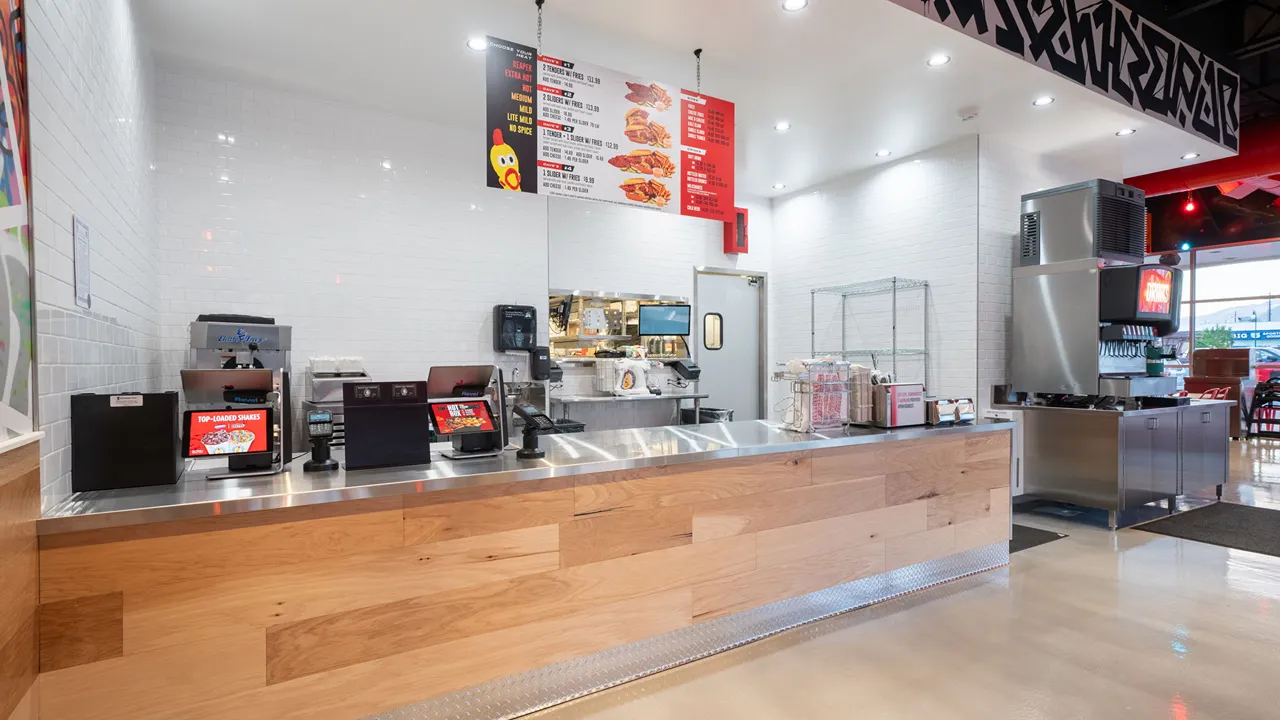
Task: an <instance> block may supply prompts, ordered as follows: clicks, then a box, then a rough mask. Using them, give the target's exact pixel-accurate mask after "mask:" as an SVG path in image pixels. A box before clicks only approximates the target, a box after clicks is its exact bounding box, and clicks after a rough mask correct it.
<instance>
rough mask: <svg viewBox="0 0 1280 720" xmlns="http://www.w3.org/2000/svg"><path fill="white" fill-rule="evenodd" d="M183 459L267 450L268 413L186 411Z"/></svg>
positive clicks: (269, 412)
mask: <svg viewBox="0 0 1280 720" xmlns="http://www.w3.org/2000/svg"><path fill="white" fill-rule="evenodd" d="M183 421H184V422H183V430H184V432H183V440H184V442H183V445H184V447H185V452H184V453H183V454H184V455H185V456H186V457H207V456H209V455H243V454H245V453H261V452H268V451H269V450H271V410H270V408H261V409H254V410H188V411H187V412H186V414H185V415H184V416H183Z"/></svg>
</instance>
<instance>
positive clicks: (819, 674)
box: [533, 442, 1280, 720]
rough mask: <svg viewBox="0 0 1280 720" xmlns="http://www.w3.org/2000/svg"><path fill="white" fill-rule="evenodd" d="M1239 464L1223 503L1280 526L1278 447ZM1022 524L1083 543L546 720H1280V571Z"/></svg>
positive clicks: (1257, 559)
mask: <svg viewBox="0 0 1280 720" xmlns="http://www.w3.org/2000/svg"><path fill="white" fill-rule="evenodd" d="M1233 452H1234V453H1235V456H1234V457H1233V461H1232V480H1233V482H1232V483H1231V485H1230V486H1229V487H1228V488H1227V490H1226V498H1227V499H1228V500H1229V501H1235V502H1244V503H1246V504H1253V505H1258V506H1263V507H1273V508H1280V442H1261V443H1257V442H1255V443H1235V444H1233ZM1208 497H1210V498H1211V497H1212V493H1210V494H1209V495H1208ZM1192 502H1193V503H1194V502H1196V501H1195V500H1192ZM1015 521H1016V522H1018V523H1021V524H1026V525H1034V526H1038V527H1042V528H1046V529H1052V530H1058V531H1060V532H1065V533H1069V534H1070V537H1068V538H1065V539H1063V540H1058V541H1055V542H1051V543H1049V544H1047V545H1042V546H1040V547H1036V548H1032V549H1029V550H1025V551H1023V552H1021V553H1018V554H1015V555H1014V556H1013V557H1012V559H1011V563H1010V566H1009V568H1007V569H1004V570H1000V571H996V572H991V573H986V574H984V575H980V576H977V577H974V578H969V579H966V580H961V581H958V582H955V583H951V584H949V585H946V586H943V587H940V588H936V589H934V590H930V591H926V592H923V593H918V594H916V595H913V596H909V597H907V598H903V599H900V600H896V601H892V602H889V603H885V604H882V605H879V606H876V607H873V608H869V609H867V610H864V611H860V612H854V613H849V614H846V615H843V616H840V617H837V618H833V619H831V620H826V621H823V622H820V623H815V624H813V625H809V626H805V627H803V628H799V629H796V630H793V631H790V632H787V633H784V634H782V635H779V636H777V637H774V638H771V639H769V640H764V641H761V642H758V643H754V644H752V645H749V646H747V647H744V648H740V649H738V650H735V651H731V652H728V653H724V654H721V655H717V656H715V657H713V658H709V659H707V660H703V661H700V662H697V663H693V664H691V665H687V666H684V667H681V668H677V669H675V670H671V671H668V672H665V673H661V674H659V675H655V676H653V677H650V678H647V679H645V680H640V681H637V682H634V683H630V684H628V685H624V686H622V687H619V688H615V689H613V690H610V691H606V692H603V693H599V694H597V695H593V696H590V697H587V698H584V699H582V700H578V701H576V702H573V703H569V704H566V705H562V706H560V707H558V708H553V709H551V710H548V711H545V712H543V713H539V714H538V715H535V716H533V717H536V718H539V720H570V719H582V720H586V719H590V720H630V719H633V718H637V719H638V718H644V719H646V720H681V719H684V718H733V719H735V720H764V719H770V720H772V719H774V718H787V719H807V718H859V719H872V718H877V719H878V718H886V719H888V718H911V719H916V718H920V719H925V718H927V719H930V720H934V719H941V718H965V719H973V720H994V719H997V718H1009V719H1011V720H1032V719H1038V718H1044V719H1057V718H1062V719H1063V720H1092V719H1103V718H1106V719H1110V718H1117V719H1118V718H1126V719H1127V718H1161V719H1168V720H1210V719H1215V720H1218V719H1220V720H1249V719H1252V718H1259V719H1262V718H1280V558H1273V557H1269V556H1265V555H1257V554H1253V553H1248V552H1243V551H1239V550H1230V549H1227V548H1221V547H1216V546H1213V545H1204V544H1201V543H1196V542H1191V541H1187V540H1180V539H1177V538H1171V537H1164V536H1160V535H1154V534H1151V533H1146V532H1142V531H1141V530H1132V529H1130V530H1122V531H1120V532H1117V533H1111V532H1108V531H1106V530H1105V529H1103V528H1101V527H1097V526H1095V525H1091V524H1088V523H1085V522H1080V521H1078V520H1075V521H1073V520H1064V519H1059V518H1054V517H1046V516H1043V515H1039V514H1034V515H1033V514H1029V513H1026V514H1019V515H1018V516H1017V517H1016V518H1015ZM1277 531H1278V532H1280V525H1278V528H1277Z"/></svg>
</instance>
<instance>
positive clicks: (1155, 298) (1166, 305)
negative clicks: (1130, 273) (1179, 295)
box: [1138, 267, 1173, 316]
mask: <svg viewBox="0 0 1280 720" xmlns="http://www.w3.org/2000/svg"><path fill="white" fill-rule="evenodd" d="M1141 273H1142V275H1141V276H1139V279H1138V314H1139V315H1160V316H1165V315H1168V314H1169V310H1170V309H1171V308H1172V307H1173V271H1172V270H1170V269H1169V268H1163V267H1144V268H1142V270H1141Z"/></svg>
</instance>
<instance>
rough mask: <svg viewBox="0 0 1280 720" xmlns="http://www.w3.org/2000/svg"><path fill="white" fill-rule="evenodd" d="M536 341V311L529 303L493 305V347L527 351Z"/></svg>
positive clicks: (499, 350)
mask: <svg viewBox="0 0 1280 720" xmlns="http://www.w3.org/2000/svg"><path fill="white" fill-rule="evenodd" d="M537 342H538V311H537V310H536V309H534V308H533V307H531V306H529V305H494V306H493V349H494V350H495V351H496V352H529V351H531V350H533V348H534V346H535V345H536V344H537Z"/></svg>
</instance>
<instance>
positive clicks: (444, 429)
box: [431, 398, 503, 460]
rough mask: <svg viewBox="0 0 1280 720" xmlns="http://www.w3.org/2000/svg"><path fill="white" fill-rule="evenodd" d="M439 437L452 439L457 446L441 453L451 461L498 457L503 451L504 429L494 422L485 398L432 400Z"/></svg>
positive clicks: (434, 421)
mask: <svg viewBox="0 0 1280 720" xmlns="http://www.w3.org/2000/svg"><path fill="white" fill-rule="evenodd" d="M431 424H432V425H433V426H434V427H435V431H436V437H438V438H441V439H444V438H448V439H449V440H450V441H451V443H452V445H453V448H452V450H451V451H450V450H446V451H444V452H442V453H440V454H441V455H442V456H444V457H447V458H449V459H450V460H465V459H468V458H481V457H495V456H497V455H501V454H502V450H503V443H502V428H501V427H500V426H499V425H498V424H497V423H496V422H494V419H493V413H492V412H490V411H489V401H488V400H487V399H484V398H458V399H454V400H436V401H433V402H432V403H431Z"/></svg>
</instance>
